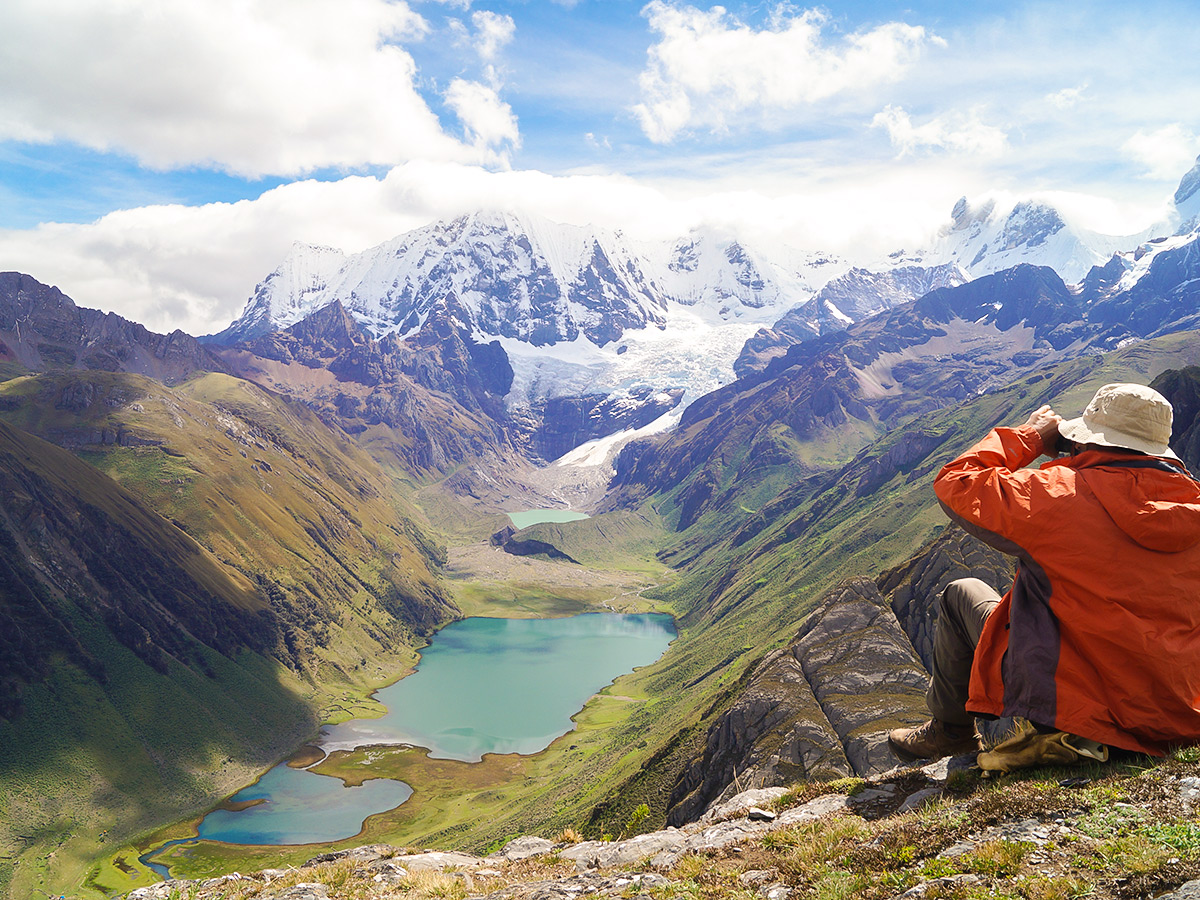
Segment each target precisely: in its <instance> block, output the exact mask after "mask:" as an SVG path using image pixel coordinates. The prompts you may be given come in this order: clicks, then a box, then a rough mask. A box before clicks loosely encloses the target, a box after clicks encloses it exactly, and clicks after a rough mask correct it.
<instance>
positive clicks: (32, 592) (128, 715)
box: [0, 424, 316, 897]
mask: <svg viewBox="0 0 1200 900" xmlns="http://www.w3.org/2000/svg"><path fill="white" fill-rule="evenodd" d="M0 498H2V501H3V502H2V503H0V546H2V552H0V634H2V635H3V637H0V684H3V693H4V704H3V709H2V710H0V713H2V715H0V747H2V748H3V751H4V752H3V753H0V892H4V893H9V894H11V895H12V896H15V897H24V896H32V889H33V887H34V886H35V885H40V886H43V887H52V886H54V885H63V886H67V885H71V884H73V883H77V882H78V881H79V880H80V879H81V878H82V876H83V874H84V870H85V866H86V865H87V864H88V863H89V862H90V860H91V858H92V857H94V856H95V855H96V854H97V852H98V849H99V841H102V840H103V833H105V832H107V833H110V834H111V835H112V836H114V837H116V836H129V835H131V834H132V833H134V832H136V831H137V830H139V829H141V828H145V827H146V826H147V825H148V824H150V823H151V822H152V821H154V820H155V819H159V820H161V819H162V818H164V817H168V816H174V815H177V814H178V810H180V809H194V808H196V807H197V806H199V805H202V804H203V803H204V802H206V801H208V798H210V797H212V796H213V795H219V794H220V792H221V791H223V790H228V789H229V788H230V787H231V786H232V785H233V784H235V783H236V782H237V781H239V780H240V779H244V778H245V777H246V776H247V774H249V773H250V772H251V771H253V770H254V769H255V768H257V767H259V766H261V765H263V764H265V763H267V762H269V761H270V760H271V759H273V758H274V757H276V756H278V755H279V754H280V753H283V752H285V751H286V748H287V747H288V745H289V743H291V742H294V741H295V740H297V739H298V738H300V737H302V736H303V735H304V734H305V733H306V732H307V731H309V730H311V729H312V728H313V727H314V725H315V724H316V715H315V709H314V708H312V706H311V705H310V704H309V703H308V702H306V698H305V696H304V694H305V693H306V691H305V690H304V688H303V686H302V684H301V683H300V682H299V681H298V680H297V679H296V678H295V677H294V676H293V675H291V674H290V673H289V669H290V667H292V666H294V665H296V660H295V658H294V655H293V653H292V652H291V649H290V648H289V647H288V645H287V641H286V631H287V629H288V628H289V627H290V625H291V624H292V623H289V621H288V618H287V616H286V615H285V614H283V613H282V612H281V611H280V610H277V609H275V608H274V607H273V606H272V604H271V601H270V597H269V596H268V595H267V593H266V592H264V591H262V590H260V589H259V588H258V587H257V585H255V584H254V583H253V582H252V581H251V580H250V579H248V578H246V577H244V576H243V575H242V574H241V573H239V572H237V571H233V570H230V569H229V568H228V567H226V566H223V565H221V563H220V562H219V561H218V560H217V559H215V558H214V557H213V556H212V554H210V553H209V552H207V551H206V550H204V549H203V548H202V547H201V546H200V545H199V544H197V543H196V542H195V541H194V540H192V539H191V538H190V537H188V536H187V535H186V534H185V533H184V532H182V531H181V530H180V529H179V528H177V527H176V526H174V525H172V524H171V523H170V522H168V521H166V520H165V519H163V518H161V517H160V516H158V515H157V514H156V513H154V512H152V511H150V510H149V509H148V508H147V507H146V506H145V505H143V504H142V503H141V502H140V501H139V500H138V499H136V498H135V497H134V496H133V495H132V494H130V493H129V492H127V491H125V490H123V489H122V488H121V487H120V486H118V485H117V484H116V483H115V482H113V481H112V480H111V479H109V478H107V477H106V476H104V475H101V474H100V473H98V472H97V471H96V470H95V469H93V468H91V467H90V466H88V465H87V464H86V463H84V462H82V461H80V460H78V459H76V458H74V457H73V456H71V454H69V453H67V452H66V451H63V450H60V449H58V448H57V447H54V446H51V445H48V444H46V443H44V442H42V441H40V440H38V439H36V438H34V437H31V436H29V435H26V434H24V433H22V432H20V431H17V430H16V429H13V428H11V427H9V426H8V425H5V424H0ZM51 858H53V862H52V863H51V862H50V860H51ZM5 887H7V889H8V890H7V892H5V891H4V888H5Z"/></svg>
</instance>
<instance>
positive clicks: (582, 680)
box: [320, 613, 675, 762]
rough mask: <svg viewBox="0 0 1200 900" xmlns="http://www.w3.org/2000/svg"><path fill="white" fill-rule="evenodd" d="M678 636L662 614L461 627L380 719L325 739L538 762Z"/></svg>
mask: <svg viewBox="0 0 1200 900" xmlns="http://www.w3.org/2000/svg"><path fill="white" fill-rule="evenodd" d="M674 637H675V624H674V622H673V621H672V619H671V617H670V616H667V615H663V614H644V615H618V614H615V613H591V614H587V615H582V616H571V617H569V618H564V619H483V618H473V619H463V620H462V621H460V622H455V623H453V624H451V625H448V626H446V627H445V628H443V629H442V630H441V631H439V632H438V633H437V636H436V637H435V638H434V640H433V643H432V644H431V645H430V646H429V647H428V648H426V649H425V650H423V651H422V653H421V662H420V665H418V666H417V670H416V672H414V673H413V674H412V675H410V676H408V677H407V678H405V679H402V680H401V681H398V682H396V683H395V684H393V685H392V686H390V687H387V688H384V689H383V690H381V691H380V692H379V693H378V694H377V695H376V696H377V697H378V699H379V700H380V701H381V702H382V703H383V704H384V705H385V706H386V707H387V708H388V713H387V715H385V716H384V717H383V718H382V719H357V720H354V721H352V722H346V723H345V724H342V725H334V726H331V727H329V728H327V729H326V730H325V736H324V737H323V738H322V740H321V742H320V743H321V746H322V747H324V748H325V749H326V750H336V749H346V748H349V747H358V746H363V745H367V744H395V743H405V744H415V745H417V746H419V747H428V748H429V750H430V756H433V757H437V758H441V759H460V760H465V761H467V762H477V761H478V760H479V759H480V758H481V757H482V756H483V754H484V753H523V754H527V753H537V752H538V751H539V750H544V749H545V748H546V747H547V746H548V745H549V744H550V742H551V741H553V740H554V739H555V738H556V737H558V736H559V735H561V734H565V733H566V732H568V731H570V730H571V728H572V727H573V724H572V722H571V716H573V715H575V713H577V712H579V710H580V709H582V708H583V705H584V703H586V702H587V699H588V698H589V697H590V696H592V694H594V693H596V692H597V691H598V690H600V689H601V688H603V687H605V686H606V685H608V684H609V683H611V682H612V680H613V679H614V678H616V677H617V676H618V675H623V674H625V673H626V672H631V671H633V669H635V668H637V667H638V666H644V665H648V664H649V663H652V662H654V661H655V660H656V659H658V658H659V657H660V656H662V654H663V651H664V650H666V649H667V645H668V644H669V643H670V642H671V641H672V640H673V639H674Z"/></svg>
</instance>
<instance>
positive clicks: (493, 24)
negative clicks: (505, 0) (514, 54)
mask: <svg viewBox="0 0 1200 900" xmlns="http://www.w3.org/2000/svg"><path fill="white" fill-rule="evenodd" d="M471 24H472V25H474V26H475V52H476V53H478V54H479V58H480V59H482V60H483V61H484V62H492V61H494V60H495V58H496V54H497V53H499V52H500V50H501V49H502V48H503V47H505V46H507V45H508V43H509V42H510V41H511V40H512V39H513V34H514V33H515V32H516V30H517V26H516V23H515V22H513V19H512V16H503V15H500V14H499V13H494V12H491V11H490V10H486V9H481V10H479V11H477V12H474V13H472V14H471Z"/></svg>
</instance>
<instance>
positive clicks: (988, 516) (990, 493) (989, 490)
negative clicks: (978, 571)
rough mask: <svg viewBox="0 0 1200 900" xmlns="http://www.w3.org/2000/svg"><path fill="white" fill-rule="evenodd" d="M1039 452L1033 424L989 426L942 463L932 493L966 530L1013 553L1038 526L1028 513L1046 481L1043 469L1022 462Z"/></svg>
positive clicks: (1039, 440)
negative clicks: (980, 436)
mask: <svg viewBox="0 0 1200 900" xmlns="http://www.w3.org/2000/svg"><path fill="white" fill-rule="evenodd" d="M1042 452H1043V444H1042V438H1041V435H1040V434H1038V432H1037V429H1035V428H1033V427H1032V426H1029V425H1022V426H1021V427H1019V428H994V429H992V431H990V432H989V433H988V435H987V437H985V438H984V439H983V440H982V441H980V442H979V443H978V444H976V445H975V446H974V447H972V448H971V449H970V450H968V451H967V452H966V453H964V454H963V455H962V456H960V457H958V459H956V460H954V461H953V462H950V463H947V464H946V465H945V466H944V467H943V468H942V470H941V471H940V472H939V473H938V475H937V478H935V479H934V482H933V489H934V492H935V493H936V494H937V497H938V500H940V501H941V504H942V507H943V508H944V509H945V510H946V512H947V513H949V514H950V516H951V517H952V518H954V519H956V520H957V521H959V523H960V524H962V525H963V526H964V527H965V528H966V529H967V530H968V531H970V532H971V533H972V534H974V535H976V536H977V537H979V538H981V539H983V540H984V541H986V542H987V543H989V544H991V545H992V546H994V547H996V548H997V549H1000V550H1002V551H1004V552H1006V553H1014V552H1016V551H1017V549H1018V548H1021V547H1024V548H1027V547H1028V545H1027V543H1026V542H1027V541H1028V540H1031V539H1034V538H1035V537H1036V534H1037V529H1038V527H1039V526H1038V525H1036V524H1035V523H1034V521H1033V518H1034V516H1035V513H1036V512H1037V509H1038V508H1039V507H1041V506H1042V504H1040V503H1039V502H1038V501H1039V500H1040V499H1041V498H1042V497H1043V496H1044V495H1045V491H1046V487H1047V486H1046V485H1045V484H1044V483H1043V481H1044V475H1043V473H1041V472H1040V471H1038V470H1035V469H1026V468H1024V467H1025V466H1027V465H1029V464H1030V463H1032V462H1033V461H1034V460H1036V459H1037V458H1038V457H1039V456H1040V455H1041V454H1042ZM997 537H998V538H1000V539H1001V540H997V539H996V538H997ZM1014 544H1015V545H1016V546H1013V545H1014Z"/></svg>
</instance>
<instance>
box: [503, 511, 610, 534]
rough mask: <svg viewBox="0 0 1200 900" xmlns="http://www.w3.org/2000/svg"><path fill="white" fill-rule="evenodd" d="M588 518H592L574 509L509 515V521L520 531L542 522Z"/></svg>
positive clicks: (512, 513)
mask: <svg viewBox="0 0 1200 900" xmlns="http://www.w3.org/2000/svg"><path fill="white" fill-rule="evenodd" d="M587 518H590V517H589V516H588V514H587V513H582V512H578V511H576V510H573V509H527V510H524V511H523V512H510V513H508V519H509V521H510V522H512V525H513V528H515V529H517V530H518V531H520V530H521V529H522V528H528V527H529V526H530V525H540V524H541V523H542V522H577V521H579V520H580V519H587Z"/></svg>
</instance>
